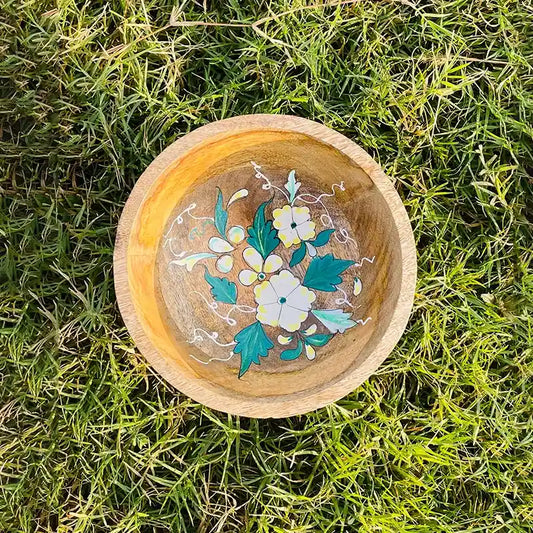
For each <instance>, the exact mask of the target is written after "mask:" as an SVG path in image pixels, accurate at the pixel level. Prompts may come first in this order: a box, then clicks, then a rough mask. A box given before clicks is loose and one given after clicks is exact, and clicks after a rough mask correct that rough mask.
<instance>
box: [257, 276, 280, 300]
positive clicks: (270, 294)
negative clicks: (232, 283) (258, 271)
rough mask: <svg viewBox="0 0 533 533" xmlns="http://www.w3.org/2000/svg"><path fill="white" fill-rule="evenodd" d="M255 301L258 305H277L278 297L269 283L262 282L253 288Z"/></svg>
mask: <svg viewBox="0 0 533 533" xmlns="http://www.w3.org/2000/svg"><path fill="white" fill-rule="evenodd" d="M254 294H255V301H256V302H257V303H258V304H260V305H268V304H273V303H278V300H279V297H278V295H277V294H276V291H275V290H274V287H272V285H271V283H270V281H263V283H260V284H259V285H257V286H256V287H255V288H254Z"/></svg>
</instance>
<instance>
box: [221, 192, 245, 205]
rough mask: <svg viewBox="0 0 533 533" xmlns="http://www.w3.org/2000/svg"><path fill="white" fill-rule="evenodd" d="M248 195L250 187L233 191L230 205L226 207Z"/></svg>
mask: <svg viewBox="0 0 533 533" xmlns="http://www.w3.org/2000/svg"><path fill="white" fill-rule="evenodd" d="M246 196H248V189H239V190H238V191H237V192H236V193H233V196H232V197H231V198H230V199H229V200H228V205H227V206H226V207H229V206H230V205H231V204H232V203H233V202H236V201H237V200H240V199H241V198H244V197H246Z"/></svg>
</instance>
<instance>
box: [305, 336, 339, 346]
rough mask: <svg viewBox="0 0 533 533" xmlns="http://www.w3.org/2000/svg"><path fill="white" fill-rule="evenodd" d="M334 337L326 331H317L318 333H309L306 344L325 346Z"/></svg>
mask: <svg viewBox="0 0 533 533" xmlns="http://www.w3.org/2000/svg"><path fill="white" fill-rule="evenodd" d="M331 337H333V335H328V334H326V333H317V334H316V335H309V336H308V337H306V338H305V343H306V344H311V346H325V345H326V344H327V343H328V342H329V341H330V339H331Z"/></svg>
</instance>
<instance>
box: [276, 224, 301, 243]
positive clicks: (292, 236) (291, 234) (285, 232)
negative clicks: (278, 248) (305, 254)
mask: <svg viewBox="0 0 533 533" xmlns="http://www.w3.org/2000/svg"><path fill="white" fill-rule="evenodd" d="M278 237H279V238H280V239H281V242H282V243H283V244H284V245H285V248H290V247H291V246H292V245H293V244H300V237H298V233H297V231H296V229H293V228H291V227H290V226H289V227H287V228H283V229H282V230H280V231H279V232H278Z"/></svg>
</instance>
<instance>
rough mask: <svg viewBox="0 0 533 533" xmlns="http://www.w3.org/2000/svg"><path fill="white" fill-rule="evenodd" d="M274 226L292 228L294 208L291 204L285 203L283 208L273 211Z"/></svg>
mask: <svg viewBox="0 0 533 533" xmlns="http://www.w3.org/2000/svg"><path fill="white" fill-rule="evenodd" d="M272 216H273V217H274V227H275V228H276V229H281V228H290V227H291V224H292V210H291V206H290V205H284V206H283V207H282V208H281V209H274V211H272Z"/></svg>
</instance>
